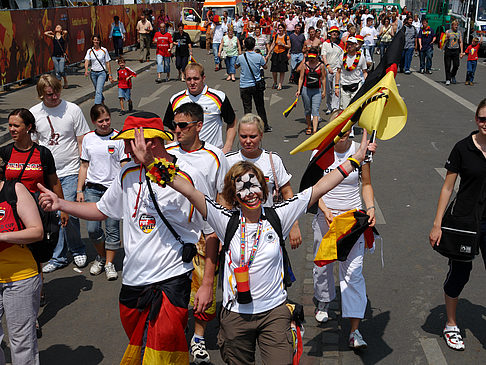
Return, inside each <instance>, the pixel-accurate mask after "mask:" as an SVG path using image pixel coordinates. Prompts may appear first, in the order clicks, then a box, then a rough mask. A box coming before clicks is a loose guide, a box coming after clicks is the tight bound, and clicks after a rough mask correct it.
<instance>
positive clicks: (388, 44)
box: [380, 42, 391, 62]
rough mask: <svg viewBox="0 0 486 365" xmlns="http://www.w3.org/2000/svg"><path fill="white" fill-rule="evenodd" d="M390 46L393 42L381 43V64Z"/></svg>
mask: <svg viewBox="0 0 486 365" xmlns="http://www.w3.org/2000/svg"><path fill="white" fill-rule="evenodd" d="M390 44H391V42H380V62H381V60H382V59H383V56H384V55H385V52H386V51H387V49H388V46H390Z"/></svg>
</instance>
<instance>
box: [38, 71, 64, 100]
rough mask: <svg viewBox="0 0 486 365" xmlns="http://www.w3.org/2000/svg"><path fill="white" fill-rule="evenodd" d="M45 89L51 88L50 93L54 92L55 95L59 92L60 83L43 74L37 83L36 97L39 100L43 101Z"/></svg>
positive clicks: (51, 76) (52, 77)
mask: <svg viewBox="0 0 486 365" xmlns="http://www.w3.org/2000/svg"><path fill="white" fill-rule="evenodd" d="M46 87H51V88H52V91H54V92H55V93H56V94H58V93H60V92H61V88H62V87H61V81H59V80H58V79H56V78H55V77H54V76H53V75H50V74H44V75H41V77H40V78H39V81H38V82H37V87H36V88H37V95H38V96H39V99H41V100H42V99H44V93H45V89H46Z"/></svg>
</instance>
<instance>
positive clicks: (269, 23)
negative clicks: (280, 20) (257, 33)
mask: <svg viewBox="0 0 486 365" xmlns="http://www.w3.org/2000/svg"><path fill="white" fill-rule="evenodd" d="M267 26H268V27H267ZM260 27H261V28H262V34H270V33H271V32H272V21H271V20H270V19H265V18H261V19H260ZM265 27H266V28H265Z"/></svg>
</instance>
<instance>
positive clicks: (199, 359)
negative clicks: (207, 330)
mask: <svg viewBox="0 0 486 365" xmlns="http://www.w3.org/2000/svg"><path fill="white" fill-rule="evenodd" d="M196 341H197V342H196ZM191 354H192V356H194V358H193V360H192V361H193V362H194V364H209V363H210V358H209V353H208V350H206V341H205V340H204V339H202V340H201V339H196V338H194V337H193V338H192V340H191Z"/></svg>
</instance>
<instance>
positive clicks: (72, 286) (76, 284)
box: [39, 275, 93, 326]
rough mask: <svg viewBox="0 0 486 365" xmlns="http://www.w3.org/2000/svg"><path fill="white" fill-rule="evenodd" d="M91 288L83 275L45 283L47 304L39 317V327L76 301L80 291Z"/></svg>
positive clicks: (89, 282)
mask: <svg viewBox="0 0 486 365" xmlns="http://www.w3.org/2000/svg"><path fill="white" fill-rule="evenodd" d="M92 287H93V282H92V281H91V280H88V279H86V277H85V276H84V275H77V276H72V277H64V278H58V279H53V280H50V281H49V282H47V283H45V284H44V290H45V293H46V300H47V304H46V306H45V307H44V308H43V310H42V314H41V315H40V316H39V323H40V324H41V326H44V325H45V324H46V323H47V322H49V321H50V320H51V319H53V318H54V317H55V316H56V314H57V313H58V312H59V311H60V310H61V309H63V308H64V307H67V306H68V305H70V304H71V303H73V302H74V301H76V300H77V299H78V297H79V294H80V293H81V292H82V291H89V290H91V288H92Z"/></svg>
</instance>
